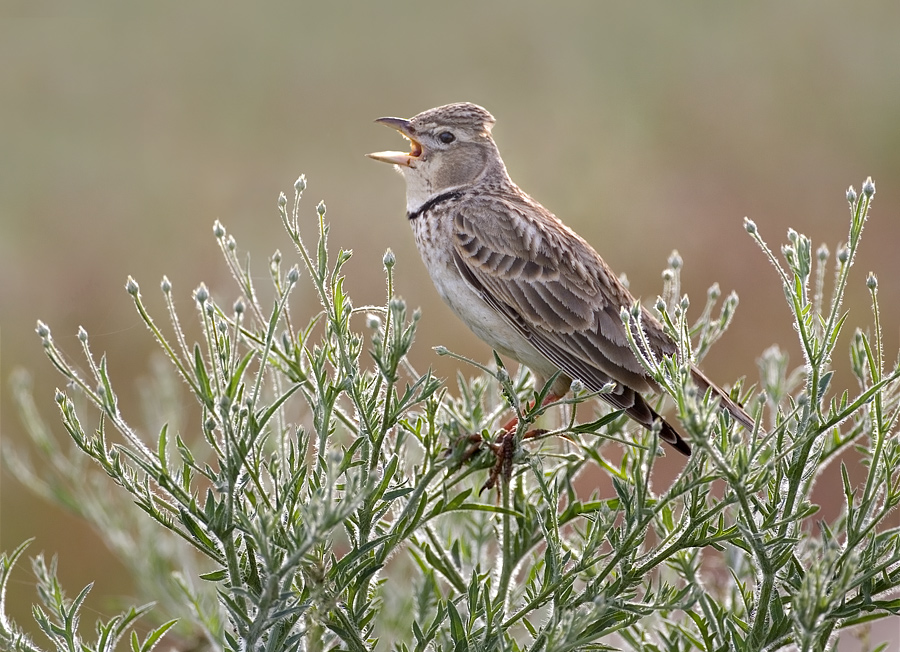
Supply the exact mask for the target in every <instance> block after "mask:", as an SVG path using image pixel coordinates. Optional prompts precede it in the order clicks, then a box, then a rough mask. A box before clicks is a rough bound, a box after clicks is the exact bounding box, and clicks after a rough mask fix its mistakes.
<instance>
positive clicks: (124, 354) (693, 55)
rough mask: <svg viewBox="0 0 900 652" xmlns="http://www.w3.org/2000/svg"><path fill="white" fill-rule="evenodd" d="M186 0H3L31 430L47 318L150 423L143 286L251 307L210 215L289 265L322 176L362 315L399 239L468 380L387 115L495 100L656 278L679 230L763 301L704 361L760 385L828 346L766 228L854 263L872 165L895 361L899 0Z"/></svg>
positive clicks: (76, 562)
mask: <svg viewBox="0 0 900 652" xmlns="http://www.w3.org/2000/svg"><path fill="white" fill-rule="evenodd" d="M182 4H183V3H176V2H154V3H140V4H138V3H129V4H127V5H124V4H122V3H117V2H111V1H105V2H104V1H98V2H93V3H78V4H77V5H76V4H75V3H63V2H35V3H32V2H28V3H26V2H6V3H3V6H2V7H0V12H2V15H0V60H2V61H3V62H4V64H3V66H2V67H0V316H2V340H0V344H2V368H0V373H2V376H3V392H2V401H3V402H2V434H3V437H4V439H18V438H20V437H21V427H20V425H19V423H18V421H17V418H16V415H15V413H14V410H13V409H11V403H10V401H9V393H8V390H7V379H8V377H9V375H10V373H11V372H12V370H13V369H14V368H15V367H17V366H25V367H27V368H29V369H30V370H32V372H33V373H34V374H35V376H36V391H37V394H38V399H39V401H40V402H41V404H42V406H43V408H44V410H45V411H46V413H47V414H48V415H49V416H50V418H51V419H54V418H55V417H54V410H55V405H54V404H53V401H52V396H53V389H54V387H55V386H56V384H57V383H58V382H59V381H58V378H57V377H56V376H55V375H54V373H53V372H52V370H50V368H49V365H48V363H47V362H46V360H44V359H43V356H42V352H41V347H40V343H39V341H38V338H37V337H36V336H35V335H34V333H33V329H34V324H35V320H36V319H38V318H40V319H43V320H45V321H46V322H48V323H49V324H50V325H51V327H52V328H53V332H54V335H55V337H56V340H57V341H58V343H59V344H60V345H61V346H62V347H63V348H64V349H66V350H67V351H69V352H70V353H71V354H73V355H74V354H75V353H76V352H77V349H78V342H77V339H76V338H75V332H76V329H77V327H78V325H79V324H81V325H84V326H85V327H86V328H87V329H88V331H89V332H90V333H91V341H92V345H93V346H94V348H95V351H97V352H100V351H107V352H108V354H109V359H110V365H111V369H112V371H113V374H114V376H113V377H114V380H117V381H118V389H119V391H120V392H122V395H123V396H122V400H123V406H124V408H125V410H126V413H128V410H129V406H131V409H132V410H133V409H134V402H133V391H132V390H133V387H134V385H135V379H137V378H138V377H139V376H141V375H142V374H145V373H146V370H147V368H148V360H149V357H150V355H151V352H152V346H151V342H150V338H149V336H148V334H147V333H146V331H145V329H144V327H143V326H142V325H141V323H140V322H139V321H138V319H137V317H136V315H135V314H134V312H133V308H132V307H131V302H130V300H129V298H128V296H127V295H126V294H125V292H124V290H123V284H124V281H125V278H126V275H128V274H131V275H133V276H134V277H135V278H136V279H137V280H138V281H139V282H141V283H142V287H143V288H144V293H145V295H147V296H148V303H150V304H151V307H152V308H154V309H155V310H157V311H158V310H159V308H160V301H159V300H158V297H157V295H156V292H155V289H156V287H157V285H158V282H159V280H160V278H161V277H162V275H163V274H167V275H168V276H169V278H170V279H171V280H172V282H173V283H174V286H175V292H176V296H177V298H178V300H179V305H180V306H181V308H182V309H183V311H184V315H185V318H187V315H188V314H189V313H190V311H191V305H192V302H191V300H190V291H191V290H192V289H193V288H194V287H195V286H196V285H197V284H198V283H199V282H200V281H206V282H207V283H208V284H209V285H210V286H211V287H212V288H213V291H214V293H215V292H218V293H221V298H222V299H223V300H230V299H231V298H233V296H234V290H233V289H232V285H231V284H230V281H229V280H228V278H227V272H226V270H225V267H224V265H223V263H222V262H221V259H220V255H219V252H218V250H217V247H216V245H215V242H214V239H213V237H212V230H211V225H212V222H213V220H214V219H216V218H219V219H221V220H222V222H223V223H224V224H225V226H226V227H227V228H228V229H229V232H230V233H233V234H234V235H235V237H236V238H237V240H238V244H239V246H240V247H241V249H243V250H245V251H250V252H251V253H252V256H253V260H254V269H255V271H256V273H257V275H258V276H259V279H260V283H263V282H264V280H265V277H266V274H267V271H266V259H267V256H268V255H269V254H270V253H271V252H272V251H273V250H275V249H276V248H280V249H282V250H283V251H284V252H286V255H287V252H288V251H289V250H290V246H289V242H288V240H287V238H286V236H285V235H284V234H283V232H282V229H281V226H280V223H279V220H278V217H277V214H276V211H275V200H276V198H277V195H278V192H279V191H281V190H284V191H288V192H289V191H290V190H291V184H292V183H293V181H294V179H295V178H296V177H297V175H299V174H300V173H305V174H306V175H307V176H308V178H309V189H308V190H307V192H306V199H305V204H304V206H305V210H306V215H307V216H308V218H309V224H310V227H312V225H313V221H314V216H315V212H314V206H315V204H316V202H317V201H318V200H319V199H325V201H326V203H327V205H328V218H329V220H330V221H331V223H332V226H333V230H332V234H333V238H332V243H333V245H334V246H335V248H336V247H338V246H342V247H345V248H352V249H353V250H354V254H355V255H354V258H353V260H352V262H351V264H350V265H349V266H348V268H347V274H348V277H349V280H348V285H349V288H350V291H351V294H352V296H353V297H354V299H355V301H356V303H357V304H363V303H370V302H378V301H380V300H381V298H382V294H383V286H382V282H381V274H380V271H379V270H380V261H381V257H382V254H383V253H384V250H385V249H386V248H388V247H391V248H393V250H394V251H395V253H396V255H397V259H398V261H399V262H398V267H397V270H398V272H397V273H398V280H397V287H398V291H399V293H400V294H402V295H403V296H404V297H405V298H406V299H407V300H408V301H409V302H410V304H412V305H413V306H422V307H423V309H424V317H423V319H422V323H421V328H420V335H419V338H418V344H417V348H416V352H415V362H416V364H417V365H418V366H419V367H420V368H424V367H426V366H428V365H429V364H433V365H434V366H435V367H436V368H437V370H438V371H439V372H440V373H441V374H443V375H445V376H450V375H451V374H452V373H454V370H455V368H456V367H455V365H454V364H453V363H451V362H449V361H447V360H446V359H437V358H436V356H435V355H434V354H433V353H432V351H431V349H430V347H432V346H435V345H438V344H442V345H446V346H448V347H449V348H451V349H453V350H455V351H458V352H460V353H464V354H467V355H471V356H474V357H477V358H479V359H482V360H487V359H488V351H487V349H486V348H485V347H484V346H483V345H482V344H480V343H479V342H477V341H475V340H474V338H473V336H471V335H470V334H469V333H468V332H467V331H465V330H464V329H463V328H461V327H460V326H459V324H458V323H457V322H456V321H455V320H454V318H453V317H452V315H451V314H450V313H449V311H448V310H447V309H446V308H444V307H443V306H442V305H440V304H439V302H438V300H437V298H436V294H435V293H434V291H433V289H432V287H431V285H430V283H429V282H428V281H427V279H426V278H425V276H424V270H423V267H422V265H421V262H420V261H419V259H418V254H417V253H416V251H415V247H414V244H413V241H412V238H411V236H410V233H409V232H408V226H407V225H406V223H405V220H404V215H403V211H404V205H405V204H404V199H403V197H404V194H403V185H402V181H401V179H400V178H399V177H398V176H396V175H394V174H393V173H392V172H391V171H390V170H389V169H388V168H387V166H384V165H377V164H375V163H374V162H372V161H369V160H367V159H365V158H364V157H363V154H364V153H365V152H369V151H374V150H381V149H394V148H399V147H402V141H400V140H399V138H398V137H397V136H396V135H395V134H392V133H390V132H389V131H388V130H386V129H384V128H383V127H379V126H377V125H374V124H373V123H372V120H373V119H374V118H376V117H379V116H383V115H400V116H410V115H412V114H414V113H416V112H418V111H421V110H423V109H426V108H429V107H432V106H435V105H438V104H443V103H446V102H452V101H461V100H469V101H474V102H477V103H480V104H482V105H484V106H486V107H487V108H488V109H489V110H490V111H492V112H493V113H494V114H495V116H496V117H497V118H498V124H497V126H496V128H495V130H494V134H495V137H496V139H497V142H498V144H499V145H500V148H501V151H502V152H503V155H504V158H505V160H506V162H507V164H508V167H509V169H510V173H511V175H512V176H513V178H514V179H515V180H516V181H517V182H518V183H519V184H520V185H521V186H522V187H523V188H524V189H525V190H527V191H528V192H529V193H531V194H532V195H533V196H534V197H536V198H537V199H538V200H539V201H541V202H543V203H544V204H545V205H546V206H548V207H549V208H550V209H551V210H553V211H554V212H555V213H557V214H558V215H559V216H560V217H562V218H563V219H564V220H566V221H567V222H568V223H569V224H570V225H571V226H573V227H574V228H575V229H576V230H578V231H579V232H580V233H581V234H582V235H583V236H584V237H585V238H586V239H587V240H588V241H590V242H591V243H593V244H594V245H595V247H596V248H597V249H598V250H599V251H600V252H601V253H602V254H603V255H604V256H605V258H606V260H607V261H608V262H609V263H610V264H611V265H612V267H613V268H614V269H615V270H617V271H619V272H625V273H626V274H627V275H628V277H629V279H630V281H631V287H632V289H633V291H634V292H635V293H636V294H638V295H642V296H644V297H645V298H649V299H651V300H652V299H653V298H654V297H655V296H656V294H657V293H658V292H659V289H660V287H661V281H660V272H661V270H662V269H663V267H664V266H665V261H666V258H667V256H668V255H669V253H670V252H671V250H672V249H673V248H677V249H678V250H679V251H680V253H681V255H682V256H683V258H684V260H685V265H686V266H685V271H684V276H683V279H684V290H685V291H687V292H688V293H690V295H691V296H692V297H693V299H694V301H693V303H694V306H695V309H699V304H702V301H703V297H704V295H705V291H706V288H707V287H708V286H709V285H710V284H711V283H712V282H714V281H718V282H719V283H720V284H721V286H722V289H723V291H724V292H726V293H727V292H728V291H730V290H732V289H733V290H736V291H737V292H738V293H739V295H740V297H741V304H740V307H739V309H738V312H737V316H736V320H735V323H734V325H733V327H732V329H731V331H730V332H729V334H728V335H727V336H726V337H725V339H724V340H723V341H722V342H721V343H720V344H719V345H718V346H717V348H716V349H714V350H713V352H712V354H711V356H710V357H709V358H708V359H707V361H706V362H705V365H704V366H705V369H706V370H707V371H708V373H709V375H711V376H712V377H714V378H716V379H718V380H721V381H722V382H729V381H731V380H732V379H734V378H736V377H739V376H747V377H748V379H749V380H750V381H751V382H752V381H755V380H756V379H757V377H758V374H757V371H756V364H755V360H756V358H757V357H758V355H759V354H760V353H761V352H762V351H763V350H764V349H765V348H766V347H768V346H769V345H771V344H773V343H778V344H779V345H780V346H781V347H782V348H783V349H785V350H787V351H789V352H790V355H791V359H792V361H793V362H794V363H796V362H798V361H799V357H800V356H799V348H798V346H797V344H796V337H795V335H794V333H793V331H792V329H791V326H790V321H789V315H788V309H787V307H786V305H785V303H784V299H783V294H782V292H781V289H780V287H779V286H778V284H777V282H776V278H775V274H774V272H773V270H772V269H771V268H770V267H769V265H768V263H766V262H765V260H764V259H763V257H762V255H761V253H760V252H759V251H758V249H757V248H756V247H755V245H754V244H753V242H752V241H751V240H750V238H749V237H748V236H747V235H746V233H745V232H744V230H743V227H742V218H743V217H744V216H745V215H746V216H749V217H751V218H752V219H753V220H755V221H756V223H757V224H758V225H759V227H760V229H761V231H762V233H763V236H764V237H766V238H767V239H768V240H769V242H770V243H771V244H772V245H773V247H774V248H776V249H777V248H778V247H779V246H780V244H781V243H782V242H783V241H784V237H785V232H786V229H787V228H788V226H792V227H794V228H795V229H797V230H798V231H801V232H804V233H807V234H809V235H810V236H811V237H812V239H813V241H814V243H815V244H816V245H818V244H819V243H821V242H825V243H827V244H828V245H829V247H830V249H831V250H832V251H834V250H835V245H836V243H837V242H839V241H840V240H842V239H843V238H845V237H846V232H847V223H848V211H847V206H846V202H845V200H844V192H845V190H846V187H847V186H848V185H850V184H853V185H855V186H856V187H857V189H858V188H859V185H860V183H861V182H862V180H863V179H865V177H866V175H872V176H873V178H874V179H875V182H876V185H877V187H878V194H877V197H876V201H875V208H874V211H873V216H872V221H871V222H870V224H869V225H868V226H867V228H866V232H865V235H864V238H863V244H862V248H861V251H860V255H859V258H858V260H857V266H856V267H855V268H854V271H853V274H852V276H851V291H850V299H849V301H848V303H847V307H849V308H850V309H851V317H850V320H849V322H848V324H849V326H848V328H846V329H845V333H844V335H843V337H842V341H841V344H840V345H839V347H838V353H837V355H836V357H835V363H836V365H837V366H838V369H839V374H840V375H839V379H840V380H838V381H837V382H838V384H843V385H847V384H849V380H848V378H847V374H848V371H847V364H846V358H847V356H846V344H847V342H848V338H849V335H850V334H851V333H852V328H853V327H855V326H857V325H862V326H863V327H866V326H868V324H869V323H870V315H869V312H868V299H867V295H866V293H865V289H864V280H865V274H866V272H867V271H869V270H871V271H873V272H875V273H876V274H877V275H878V277H879V279H880V281H881V285H880V287H881V295H880V296H881V299H882V309H883V315H882V319H883V324H885V328H886V357H887V359H888V360H891V361H893V360H895V359H896V357H897V348H898V326H897V325H898V322H900V308H898V304H897V300H896V299H897V296H898V291H900V289H898V286H900V279H898V276H900V261H898V257H897V255H896V251H897V244H898V242H900V219H898V217H900V216H898V209H900V178H898V173H900V121H898V116H900V72H898V62H900V39H898V38H897V26H898V24H900V5H898V4H897V3H895V2H888V1H885V2H880V3H854V4H853V5H852V7H851V6H850V5H849V4H848V5H847V6H841V7H832V8H829V9H827V10H822V9H819V7H818V6H817V5H815V4H813V3H801V2H796V3H772V4H767V3H762V4H759V3H754V4H753V5H752V6H750V5H749V4H748V5H746V6H736V5H735V6H732V5H730V4H729V5H728V6H726V5H725V4H714V3H706V4H703V5H700V4H696V5H694V6H692V7H687V6H681V4H680V3H679V6H676V5H675V4H674V3H672V4H671V5H670V4H667V3H658V4H653V5H647V4H642V5H641V6H640V7H638V6H637V5H635V6H633V7H632V6H631V5H629V6H628V7H616V6H612V4H608V3H593V2H573V3H565V4H559V3H554V6H553V7H551V6H550V3H546V4H545V3H539V2H520V1H515V2H513V1H512V0H504V1H496V2H489V3H485V2H459V3H423V2H385V3H356V4H353V3H338V2H332V3H319V4H316V5H312V4H310V3H303V2H295V3H272V4H270V5H266V6H263V5H260V4H254V3H232V2H225V3H190V4H189V5H188V6H182ZM310 233H312V230H310ZM307 296H308V295H307ZM297 309H298V310H302V306H298V308H297ZM135 420H136V421H139V420H140V419H139V418H136V419H135ZM57 432H58V434H60V435H61V434H62V430H61V428H57ZM0 488H2V496H0V500H2V502H0V508H2V530H0V546H2V547H3V548H4V549H7V550H8V549H11V548H12V547H14V546H15V545H17V544H18V543H19V542H21V541H22V540H23V539H24V538H25V537H27V536H32V535H36V536H37V541H36V543H35V544H34V545H33V546H32V549H31V552H37V551H38V550H46V551H48V552H53V551H58V552H59V554H60V560H61V561H60V563H61V568H62V578H63V581H64V582H65V583H66V584H67V585H68V586H69V588H70V591H75V590H77V588H80V587H81V586H82V585H83V584H85V583H87V582H88V581H91V580H96V581H97V586H96V589H95V593H96V594H97V595H102V594H106V593H120V592H127V590H128V588H127V583H125V582H124V580H123V579H122V578H121V577H120V576H119V574H118V572H117V571H115V570H113V571H111V570H110V569H111V568H113V569H114V568H115V566H111V565H110V561H109V558H108V555H107V553H106V552H105V550H104V549H103V547H102V546H100V545H97V539H96V537H95V536H94V535H93V534H92V533H91V532H90V531H88V530H87V529H85V528H84V527H82V526H81V525H80V524H78V523H77V522H75V521H73V520H72V519H71V518H70V517H68V516H67V515H66V514H64V513H62V512H61V511H59V510H58V509H55V508H53V507H49V506H47V505H46V504H44V503H42V502H40V501H37V500H36V499H34V498H32V497H31V496H30V495H28V494H27V493H25V492H24V491H23V489H22V488H21V486H19V485H17V484H16V483H15V482H14V481H13V480H12V478H10V477H9V475H8V474H6V475H5V476H4V477H3V478H2V485H0ZM838 497H839V495H838ZM819 498H820V499H821V500H823V501H830V500H832V498H830V497H829V495H828V491H821V492H820V494H819ZM836 510H837V506H831V507H828V508H827V509H826V515H829V516H834V515H835V514H836ZM23 569H24V566H23ZM17 577H18V579H19V580H21V581H23V582H24V581H26V580H27V578H28V575H27V573H25V572H23V571H20V573H19V575H18V576H17ZM22 595H28V594H27V593H25V592H24V591H23V594H22ZM98 600H99V598H98ZM95 604H97V603H95ZM23 606H24V605H23ZM19 613H20V614H25V613H27V612H26V611H24V610H22V611H19ZM892 628H893V625H891V626H888V627H886V630H891V629H892ZM842 649H843V648H842Z"/></svg>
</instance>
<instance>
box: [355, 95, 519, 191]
mask: <svg viewBox="0 0 900 652" xmlns="http://www.w3.org/2000/svg"><path fill="white" fill-rule="evenodd" d="M375 122H379V123H381V124H383V125H387V126H388V127H392V128H393V129H396V130H397V131H399V132H400V134H401V135H402V136H403V137H404V138H406V139H407V140H408V141H409V142H410V149H409V152H375V153H373V154H368V155H367V156H369V157H370V158H373V159H375V160H376V161H382V162H384V163H391V164H393V165H395V166H397V169H398V170H399V171H400V172H401V173H402V174H403V176H404V178H405V179H406V187H407V200H408V202H409V204H410V205H411V206H415V205H421V204H422V203H424V202H425V201H426V200H427V199H428V198H430V197H432V196H434V195H436V194H438V193H441V192H445V191H447V190H450V189H454V188H460V187H465V186H467V185H470V184H472V183H475V182H476V181H478V180H479V179H481V178H482V177H483V176H484V175H485V174H486V173H489V172H491V171H492V170H494V169H497V168H498V167H499V169H500V170H504V168H503V161H502V160H501V159H500V154H499V153H498V151H497V146H496V145H495V144H494V139H493V138H491V128H492V127H493V126H494V116H492V115H491V114H490V113H488V112H487V111H486V110H485V109H483V108H482V107H480V106H478V105H476V104H470V103H468V102H460V103H457V104H447V105H445V106H439V107H437V108H434V109H429V110H428V111H424V112H422V113H420V114H418V115H416V116H415V117H413V118H411V119H409V120H406V119H404V118H379V119H378V120H376V121H375Z"/></svg>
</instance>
